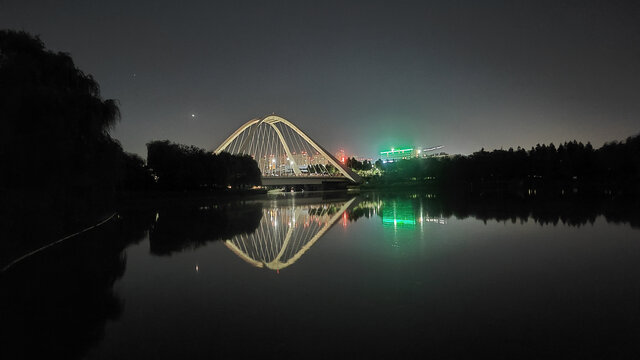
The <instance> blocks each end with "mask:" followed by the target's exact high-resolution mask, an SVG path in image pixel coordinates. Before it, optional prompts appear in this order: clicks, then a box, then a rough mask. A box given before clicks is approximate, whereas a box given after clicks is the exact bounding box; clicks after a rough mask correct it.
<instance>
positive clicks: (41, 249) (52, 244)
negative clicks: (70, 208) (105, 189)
mask: <svg viewBox="0 0 640 360" xmlns="http://www.w3.org/2000/svg"><path fill="white" fill-rule="evenodd" d="M117 214H118V213H117V212H115V213H113V214H111V216H109V217H107V218H106V219H104V220H102V221H100V222H99V223H97V224H95V225H93V226H90V227H88V228H86V229H84V230H80V231H78V232H77V233H75V234H71V235H68V236H65V237H63V238H62V239H60V240H56V241H54V242H52V243H50V244H48V245H45V246H43V247H41V248H39V249H36V250H33V251H31V252H29V253H27V254H25V255H22V256H21V257H19V258H17V259H15V260H13V261H12V262H10V263H9V265H7V266H5V267H3V268H2V271H0V272H5V271H7V270H9V269H10V268H11V267H12V266H14V265H15V264H17V263H19V262H20V261H22V260H24V259H26V258H28V257H30V256H33V255H35V254H37V253H39V252H41V251H44V250H46V249H48V248H50V247H52V246H54V245H57V244H59V243H61V242H63V241H65V240H68V239H71V238H72V237H74V236H78V235H80V234H82V233H84V232H86V231H89V230H91V229H95V228H97V227H98V226H100V225H103V224H104V223H106V222H108V221H109V220H111V219H112V218H113V217H114V216H116V215H117Z"/></svg>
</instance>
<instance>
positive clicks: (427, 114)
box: [0, 0, 640, 157]
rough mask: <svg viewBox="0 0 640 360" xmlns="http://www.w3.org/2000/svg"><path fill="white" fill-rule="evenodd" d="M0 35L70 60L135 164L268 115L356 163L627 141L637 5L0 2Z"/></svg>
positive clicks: (635, 93)
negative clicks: (415, 149)
mask: <svg viewBox="0 0 640 360" xmlns="http://www.w3.org/2000/svg"><path fill="white" fill-rule="evenodd" d="M0 28H9V29H16V30H25V31H27V32H30V33H33V34H37V35H39V36H40V37H41V39H42V40H43V41H44V43H45V45H46V46H47V47H48V48H49V49H52V50H56V51H64V52H68V53H70V54H71V56H72V57H73V59H74V60H75V62H76V65H77V66H78V67H79V68H80V69H82V70H83V71H85V72H87V73H90V74H92V75H93V76H94V77H95V78H96V80H97V81H98V82H99V83H100V85H101V89H102V95H103V97H104V98H114V99H118V100H119V101H120V109H121V112H122V121H121V122H120V123H119V124H118V125H117V127H116V129H115V130H114V131H113V133H112V134H113V135H114V137H115V138H117V139H118V140H120V142H121V143H122V145H123V147H124V149H125V150H126V151H130V152H135V153H138V154H141V155H143V156H146V148H145V144H146V143H147V142H148V141H150V140H158V139H170V140H172V141H176V142H179V143H184V144H192V145H197V146H200V147H203V148H206V149H214V148H215V147H217V145H218V144H220V143H221V142H222V141H223V140H224V139H225V138H226V137H227V136H228V135H229V134H230V133H231V132H233V131H234V130H235V129H236V128H238V127H239V126H240V125H241V124H243V123H244V122H246V121H248V120H249V119H251V118H254V117H259V116H263V115H267V114H271V113H276V114H278V115H281V116H283V117H285V118H287V119H289V120H291V121H292V122H294V123H295V124H297V125H298V126H299V127H300V128H301V129H302V130H303V131H305V132H306V133H307V134H309V135H310V136H311V137H312V138H314V139H315V140H317V141H318V142H319V143H321V144H322V145H324V146H325V148H327V149H328V150H330V151H331V152H335V151H337V150H338V149H340V148H344V149H345V150H346V151H347V153H348V154H356V155H361V156H370V157H374V155H375V154H377V152H378V151H379V150H383V149H385V148H390V147H392V146H396V147H397V146H401V145H424V146H430V145H445V148H444V149H443V150H444V151H446V152H448V153H463V154H467V153H471V152H473V151H476V150H478V149H480V148H481V147H484V148H485V149H494V148H500V147H504V148H505V149H506V148H508V147H510V146H513V147H516V146H518V145H522V146H524V147H526V148H529V147H531V146H534V145H535V144H536V143H549V142H553V143H555V144H558V143H560V142H563V141H565V140H573V139H576V140H579V141H583V142H587V141H590V142H591V143H592V144H593V145H594V146H595V147H599V146H601V145H602V144H603V143H604V142H605V141H610V140H622V139H624V138H626V137H628V136H631V135H635V134H637V133H638V132H640V1H628V2H619V1H478V0H471V1H420V2H410V1H362V2H348V1H336V2H332V1H315V2H306V1H290V2H284V1H257V2H244V1H228V2H225V1H202V2H189V1H158V0H156V1H149V2H143V1H135V2H134V1H108V2H107V1H100V2H98V1H85V0H78V1H62V0H56V1H29V0H16V1H14V0H10V1H8V0H0ZM192 114H193V115H195V117H192Z"/></svg>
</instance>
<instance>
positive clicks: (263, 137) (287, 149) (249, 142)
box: [214, 115, 361, 186]
mask: <svg viewBox="0 0 640 360" xmlns="http://www.w3.org/2000/svg"><path fill="white" fill-rule="evenodd" d="M223 151H226V152H228V153H231V154H233V155H242V154H247V155H250V156H251V157H252V158H253V159H254V160H255V161H256V162H257V163H258V167H259V168H260V172H261V173H262V184H263V185H267V186H269V185H273V186H282V185H319V184H327V183H345V182H346V183H359V182H361V178H360V176H358V175H357V174H356V173H354V172H353V171H351V169H349V168H347V167H346V166H344V165H343V164H342V163H340V161H338V159H336V158H335V157H334V156H333V155H331V153H329V152H328V151H327V150H325V149H324V148H323V147H322V146H321V145H320V144H318V143H317V142H315V141H314V140H312V139H311V138H310V137H309V136H308V135H307V134H305V133H304V132H303V131H302V130H300V129H299V128H298V127H297V126H296V125H294V124H293V123H291V122H290V121H288V120H286V119H284V118H282V117H280V116H277V115H268V116H265V117H263V118H256V119H252V120H249V121H248V122H246V123H245V124H244V125H242V126H241V127H240V128H238V129H237V130H236V131H235V132H234V133H233V134H231V135H230V136H229V137H228V138H227V139H226V140H225V141H224V142H223V143H222V144H220V146H218V148H217V149H216V150H215V151H214V152H215V153H216V154H219V153H221V152H223Z"/></svg>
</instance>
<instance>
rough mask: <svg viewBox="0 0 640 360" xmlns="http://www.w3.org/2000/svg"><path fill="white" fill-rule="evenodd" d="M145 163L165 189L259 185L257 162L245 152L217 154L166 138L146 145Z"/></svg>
mask: <svg viewBox="0 0 640 360" xmlns="http://www.w3.org/2000/svg"><path fill="white" fill-rule="evenodd" d="M147 164H148V165H149V167H150V168H151V169H152V171H153V173H154V174H155V176H157V184H158V187H159V188H160V189H165V190H195V189H203V188H226V187H228V186H231V187H233V188H246V187H248V186H252V185H260V169H258V164H257V163H256V162H255V161H254V160H253V158H251V157H250V156H248V155H241V156H240V155H231V154H229V153H226V152H223V153H221V154H219V155H216V154H213V153H211V152H207V151H205V150H203V149H200V148H197V147H195V146H186V145H180V144H174V143H172V142H170V141H168V140H163V141H152V142H150V143H148V144H147Z"/></svg>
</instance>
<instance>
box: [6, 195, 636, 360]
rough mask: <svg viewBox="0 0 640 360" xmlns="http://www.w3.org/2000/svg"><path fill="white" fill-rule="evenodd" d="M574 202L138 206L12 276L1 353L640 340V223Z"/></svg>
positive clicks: (612, 351) (228, 354)
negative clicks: (619, 219)
mask: <svg viewBox="0 0 640 360" xmlns="http://www.w3.org/2000/svg"><path fill="white" fill-rule="evenodd" d="M559 206H560V205H558V204H551V205H548V206H532V207H531V208H529V207H526V206H525V207H522V206H520V207H515V208H514V207H513V206H508V207H504V206H500V205H499V204H496V205H492V204H484V205H482V211H474V209H469V208H467V207H464V208H463V209H462V210H461V209H460V208H459V207H458V208H456V207H449V206H448V205H447V204H446V202H442V201H440V200H438V199H437V197H434V196H433V195H430V194H401V195H381V194H375V193H371V194H363V195H358V196H353V195H347V194H342V195H327V194H324V195H307V196H290V195H287V196H279V197H265V198H263V199H255V200H246V201H236V202H229V203H224V202H212V201H210V202H207V201H195V200H194V201H186V202H180V203H173V202H166V203H161V204H147V205H140V206H139V207H134V208H132V209H128V210H123V211H122V212H121V213H120V218H119V219H118V220H117V221H114V222H112V223H110V224H108V225H105V226H104V227H102V228H100V229H99V230H95V231H93V232H91V233H87V234H86V235H82V236H80V237H79V238H77V239H74V240H73V241H70V242H68V243H65V244H64V245H62V246H59V247H56V248H54V249H52V250H51V251H48V252H47V253H45V254H42V255H38V256H36V257H33V258H31V259H29V260H27V261H25V262H23V263H21V264H19V265H18V266H16V267H15V268H13V269H11V271H9V272H7V273H6V274H4V275H3V277H2V279H1V280H2V312H3V318H4V320H3V322H4V326H3V327H4V329H3V332H4V335H3V338H4V340H3V343H4V344H3V348H4V350H3V352H4V353H6V355H7V356H3V358H4V359H7V358H27V357H32V356H43V357H46V358H52V357H54V356H57V358H86V359H177V358H183V359H201V358H207V359H209V358H216V357H221V358H246V357H257V356H261V357H262V356H271V355H273V354H275V355H279V356H282V357H296V358H300V357H314V358H323V357H344V358H365V357H366V358H395V357H427V356H430V357H432V358H469V357H477V356H479V355H490V356H492V357H493V358H513V357H516V358H553V357H566V358H628V357H629V356H630V355H633V354H636V355H637V354H638V353H637V351H638V350H639V349H640V346H639V344H640V277H639V275H640V232H639V231H638V229H637V228H634V227H632V226H631V225H629V223H625V222H624V221H622V222H612V221H608V220H607V218H605V216H602V215H599V213H598V212H595V213H592V212H589V211H588V210H585V208H584V207H583V206H579V205H575V206H573V205H570V206H568V207H567V206H563V207H562V210H561V211H559V212H558V211H556V212H554V211H549V209H557V208H558V207H559ZM452 208H453V210H451V209H452ZM545 209H546V210H545ZM472 214H475V215H474V216H468V215H472ZM479 214H480V215H479ZM498 219H499V220H498ZM610 220H611V219H610Z"/></svg>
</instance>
